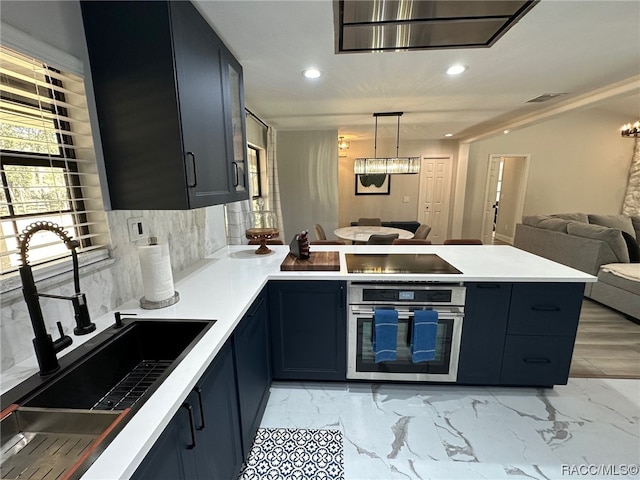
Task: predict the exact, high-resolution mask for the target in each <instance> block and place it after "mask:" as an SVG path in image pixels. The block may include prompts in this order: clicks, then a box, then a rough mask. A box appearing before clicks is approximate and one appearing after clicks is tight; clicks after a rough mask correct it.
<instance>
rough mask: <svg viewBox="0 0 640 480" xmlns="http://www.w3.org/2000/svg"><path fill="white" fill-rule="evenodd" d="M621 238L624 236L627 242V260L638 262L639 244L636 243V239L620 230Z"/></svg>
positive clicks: (639, 256)
mask: <svg viewBox="0 0 640 480" xmlns="http://www.w3.org/2000/svg"><path fill="white" fill-rule="evenodd" d="M622 238H624V241H625V243H626V244H627V251H628V252H629V262H630V263H640V245H638V242H637V240H636V239H635V238H634V237H632V236H631V235H629V234H628V233H627V232H622Z"/></svg>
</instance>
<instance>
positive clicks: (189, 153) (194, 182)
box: [187, 152, 198, 188]
mask: <svg viewBox="0 0 640 480" xmlns="http://www.w3.org/2000/svg"><path fill="white" fill-rule="evenodd" d="M187 157H191V166H192V167H193V183H189V188H193V187H195V186H196V185H198V176H197V173H196V155H195V154H194V153H193V152H187Z"/></svg>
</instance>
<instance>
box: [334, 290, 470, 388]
mask: <svg viewBox="0 0 640 480" xmlns="http://www.w3.org/2000/svg"><path fill="white" fill-rule="evenodd" d="M348 299H349V300H348V301H349V307H348V308H349V312H348V314H349V318H348V327H347V378H349V379H362V380H397V381H405V382H418V381H432V382H455V381H456V379H457V373H458V358H459V354H460V337H461V335H462V321H463V318H464V302H465V287H464V286H463V285H461V284H460V283H454V284H433V283H425V282H351V283H350V284H349V297H348ZM376 309H395V310H397V312H398V328H397V355H396V360H393V361H384V362H380V363H376V362H375V352H374V349H373V346H372V341H373V338H372V337H373V330H374V328H375V327H374V315H375V310H376ZM423 309H429V310H434V311H436V312H437V314H438V324H437V334H436V338H435V343H436V350H435V359H433V360H430V361H426V362H419V363H413V361H412V356H411V351H410V343H411V340H412V320H413V316H414V312H415V311H416V310H423Z"/></svg>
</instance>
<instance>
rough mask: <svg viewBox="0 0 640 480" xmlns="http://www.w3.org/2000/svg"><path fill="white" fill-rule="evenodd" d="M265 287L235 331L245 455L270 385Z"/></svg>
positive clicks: (234, 340) (257, 424)
mask: <svg viewBox="0 0 640 480" xmlns="http://www.w3.org/2000/svg"><path fill="white" fill-rule="evenodd" d="M267 301H268V298H267V293H266V289H265V291H263V292H262V293H261V294H260V295H259V296H258V298H257V299H256V300H255V302H254V303H253V305H252V306H251V308H249V310H248V311H247V313H246V315H245V316H244V318H243V319H242V320H241V321H240V324H239V325H238V327H237V328H236V330H235V332H234V334H233V350H234V355H235V364H236V379H237V382H238V401H239V405H240V424H241V431H242V448H243V452H244V458H245V459H246V458H247V456H248V454H249V452H250V451H251V446H252V445H253V439H254V437H255V435H256V432H257V431H258V427H259V426H260V421H261V420H262V415H263V413H264V409H265V408H266V406H267V400H268V399H269V388H270V387H271V347H270V345H269V311H268V308H267Z"/></svg>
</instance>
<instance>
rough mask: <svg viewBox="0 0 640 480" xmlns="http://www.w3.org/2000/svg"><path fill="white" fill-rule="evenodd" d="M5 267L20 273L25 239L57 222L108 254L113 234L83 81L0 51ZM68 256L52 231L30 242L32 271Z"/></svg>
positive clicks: (0, 243) (0, 210)
mask: <svg viewBox="0 0 640 480" xmlns="http://www.w3.org/2000/svg"><path fill="white" fill-rule="evenodd" d="M0 152H1V155H0V156H1V161H2V169H1V171H0V176H1V179H2V189H1V190H0V219H1V220H0V221H1V228H2V231H1V232H0V234H1V236H0V268H1V273H2V274H4V273H8V272H11V271H14V270H17V268H18V267H19V266H20V264H21V261H20V256H19V236H20V234H21V233H23V231H24V229H25V228H27V227H28V226H29V225H31V224H32V223H34V222H36V221H43V222H53V223H55V224H57V225H59V226H61V227H62V228H63V229H64V230H66V231H67V233H68V235H69V236H70V237H72V238H74V239H75V240H78V241H79V242H80V247H79V248H78V251H79V252H86V251H89V250H94V249H99V248H104V247H106V245H107V243H108V238H109V237H108V229H107V222H106V215H105V212H104V208H103V203H102V194H101V189H100V184H99V179H98V171H97V165H96V159H95V151H94V147H93V139H92V136H91V127H90V122H89V113H88V109H87V102H86V96H85V91H84V82H83V79H82V78H80V77H78V76H76V75H74V74H70V73H65V72H61V71H59V70H57V69H55V68H52V67H49V66H48V65H46V64H45V63H43V62H42V61H38V60H37V59H34V58H30V57H28V56H25V55H22V54H20V53H17V52H15V51H12V50H10V49H8V48H6V47H4V46H0ZM68 255H69V251H68V250H67V249H66V247H65V246H64V245H63V244H62V242H61V241H60V240H59V239H58V237H57V236H56V235H55V234H53V233H50V232H48V231H41V232H38V233H37V234H35V235H34V236H33V237H32V239H31V241H30V242H29V256H28V260H29V263H30V264H31V265H34V264H39V263H44V262H48V261H51V260H54V259H58V258H61V257H65V256H68Z"/></svg>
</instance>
